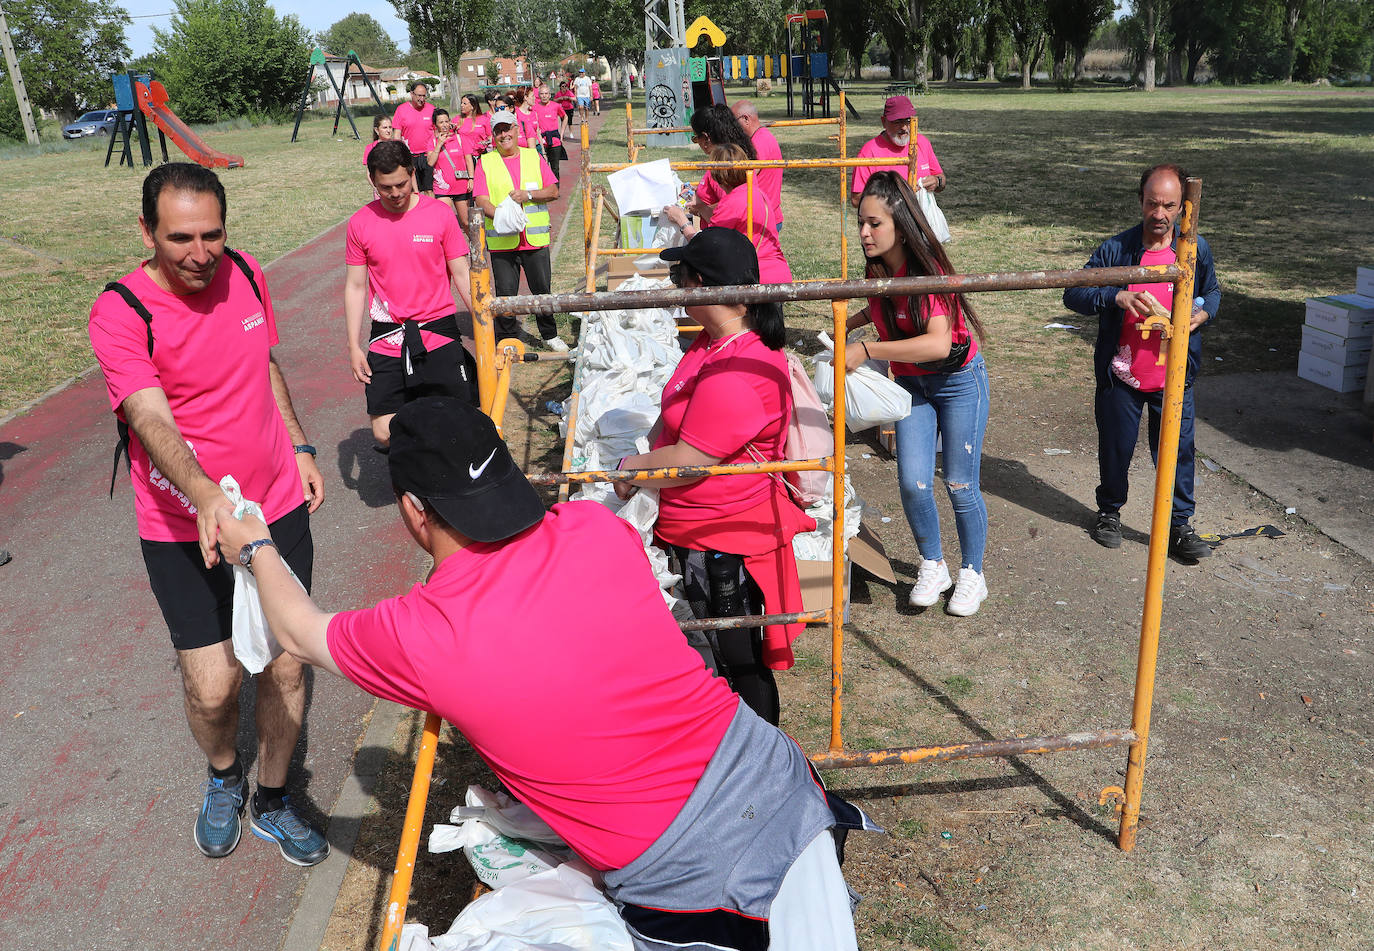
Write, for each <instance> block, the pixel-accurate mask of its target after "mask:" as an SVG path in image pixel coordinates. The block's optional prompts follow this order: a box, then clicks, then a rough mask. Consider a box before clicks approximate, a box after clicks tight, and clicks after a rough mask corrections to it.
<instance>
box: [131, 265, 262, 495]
mask: <svg viewBox="0 0 1374 951" xmlns="http://www.w3.org/2000/svg"><path fill="white" fill-rule="evenodd" d="M224 253H225V254H226V255H227V256H228V257H229V260H231V261H233V262H234V263H235V264H236V265H238V269H239V270H240V271H242V272H243V276H244V277H246V278H248V284H249V285H250V286H251V287H252V288H253V296H254V297H256V298H257V299H258V303H259V304H261V303H262V291H261V290H259V289H258V282H257V281H256V280H254V279H253V269H252V268H251V267H249V265H248V261H247V260H245V259H244V257H243V255H242V254H239V253H238V252H237V251H235V250H234V249H233V248H225V249H224ZM105 290H107V291H114V292H115V293H116V294H118V295H119V296H120V297H122V298H124V303H126V304H128V305H129V307H131V308H132V309H133V312H134V313H136V314H138V316H140V317H142V318H143V323H144V325H145V326H146V327H147V328H148V356H150V357H151V356H152V355H153V315H152V314H151V313H149V312H148V308H147V307H144V306H143V301H141V300H139V299H138V296H137V295H135V294H134V292H133V291H131V290H129V286H128V285H127V284H121V283H120V282H119V281H110V283H108V284H106V285H105ZM115 429H116V430H117V431H118V433H119V442H118V443H116V444H115V451H114V467H113V468H112V469H111V470H110V498H114V487H115V480H116V479H117V478H119V457H120V456H123V457H124V463H125V468H126V469H131V468H132V467H133V460H132V459H130V458H129V424H128V423H127V422H126V421H124V420H122V419H119V418H118V417H116V418H115Z"/></svg>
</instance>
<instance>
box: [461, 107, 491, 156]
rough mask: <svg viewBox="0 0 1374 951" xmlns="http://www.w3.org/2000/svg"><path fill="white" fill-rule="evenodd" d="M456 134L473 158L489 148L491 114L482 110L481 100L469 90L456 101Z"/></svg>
mask: <svg viewBox="0 0 1374 951" xmlns="http://www.w3.org/2000/svg"><path fill="white" fill-rule="evenodd" d="M458 134H459V136H461V137H462V139H463V147H464V148H465V149H466V150H467V154H469V155H471V156H473V158H474V160H475V159H476V157H477V156H479V155H481V154H482V153H483V152H485V151H486V150H487V149H489V148H491V116H490V115H488V114H487V113H485V112H483V111H482V100H480V99H478V98H477V97H476V96H475V95H473V94H472V93H470V92H469V93H464V94H463V98H462V99H460V100H459V101H458Z"/></svg>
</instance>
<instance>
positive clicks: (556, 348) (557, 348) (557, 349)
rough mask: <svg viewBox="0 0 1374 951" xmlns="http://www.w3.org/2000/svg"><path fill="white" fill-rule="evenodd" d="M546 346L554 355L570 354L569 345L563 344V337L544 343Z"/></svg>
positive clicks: (550, 339)
mask: <svg viewBox="0 0 1374 951" xmlns="http://www.w3.org/2000/svg"><path fill="white" fill-rule="evenodd" d="M544 346H546V347H548V348H549V349H550V350H552V351H553V352H554V353H567V352H568V345H567V344H566V343H564V342H563V338H562V337H550V338H549V339H548V340H545V341H544Z"/></svg>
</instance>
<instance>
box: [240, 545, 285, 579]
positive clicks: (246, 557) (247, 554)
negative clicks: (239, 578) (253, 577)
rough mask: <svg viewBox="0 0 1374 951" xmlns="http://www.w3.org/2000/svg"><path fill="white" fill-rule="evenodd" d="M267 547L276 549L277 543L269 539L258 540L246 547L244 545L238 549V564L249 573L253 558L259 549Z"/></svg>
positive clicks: (251, 568)
mask: <svg viewBox="0 0 1374 951" xmlns="http://www.w3.org/2000/svg"><path fill="white" fill-rule="evenodd" d="M268 545H270V546H272V547H273V548H276V547H277V543H276V542H274V541H272V539H270V538H259V539H258V540H257V541H255V542H249V543H248V544H247V545H244V546H243V547H242V548H240V549H239V564H240V565H243V567H245V568H247V569H248V570H249V571H252V570H253V556H254V555H256V554H257V553H258V549H259V548H264V547H266V546H268Z"/></svg>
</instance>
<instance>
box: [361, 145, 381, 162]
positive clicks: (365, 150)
mask: <svg viewBox="0 0 1374 951" xmlns="http://www.w3.org/2000/svg"><path fill="white" fill-rule="evenodd" d="M380 141H382V140H381V139H373V140H372V141H371V142H369V143H367V145H365V146H363V168H367V157H368V156H369V155H371V154H372V150H373V149H374V148H376V147H377V143H378V142H380Z"/></svg>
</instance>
